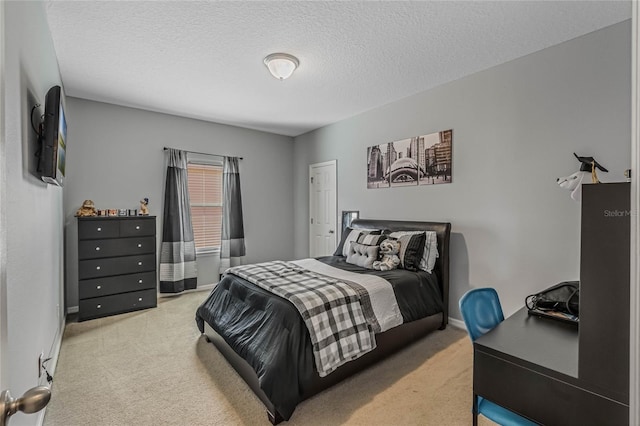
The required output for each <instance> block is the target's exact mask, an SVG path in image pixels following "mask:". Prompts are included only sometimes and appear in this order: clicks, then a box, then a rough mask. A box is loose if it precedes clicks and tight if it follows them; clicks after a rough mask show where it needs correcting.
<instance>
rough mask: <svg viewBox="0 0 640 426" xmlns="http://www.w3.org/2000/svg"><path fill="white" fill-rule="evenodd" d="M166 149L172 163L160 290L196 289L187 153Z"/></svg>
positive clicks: (169, 161) (165, 217) (194, 246)
mask: <svg viewBox="0 0 640 426" xmlns="http://www.w3.org/2000/svg"><path fill="white" fill-rule="evenodd" d="M166 152H167V153H168V162H167V163H168V166H167V180H166V187H165V191H164V221H163V226H162V247H161V251H160V293H180V292H181V291H184V290H191V289H194V288H196V286H197V282H198V279H197V269H196V245H195V242H194V241H193V227H192V225H191V208H190V205H189V188H188V185H187V182H188V179H187V153H186V152H185V151H180V150H178V149H171V148H168V149H167V151H166Z"/></svg>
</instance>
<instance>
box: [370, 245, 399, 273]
mask: <svg viewBox="0 0 640 426" xmlns="http://www.w3.org/2000/svg"><path fill="white" fill-rule="evenodd" d="M398 253H400V241H398V240H393V239H386V240H384V241H383V242H381V243H380V254H381V255H382V259H381V260H376V261H375V262H373V269H376V270H378V271H390V270H391V269H396V268H397V267H398V265H400V258H399V257H398Z"/></svg>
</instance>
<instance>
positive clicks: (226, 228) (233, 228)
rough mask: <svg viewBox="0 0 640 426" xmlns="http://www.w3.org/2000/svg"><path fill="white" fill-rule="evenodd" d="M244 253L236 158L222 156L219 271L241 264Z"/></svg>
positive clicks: (240, 198)
mask: <svg viewBox="0 0 640 426" xmlns="http://www.w3.org/2000/svg"><path fill="white" fill-rule="evenodd" d="M245 253H246V251H245V246H244V224H243V221H242V196H241V195H240V171H239V168H238V158H237V157H224V171H223V173H222V243H221V246H220V273H221V274H222V273H224V271H226V270H227V268H229V267H231V266H237V265H241V264H242V263H243V259H242V258H243V256H244V255H245Z"/></svg>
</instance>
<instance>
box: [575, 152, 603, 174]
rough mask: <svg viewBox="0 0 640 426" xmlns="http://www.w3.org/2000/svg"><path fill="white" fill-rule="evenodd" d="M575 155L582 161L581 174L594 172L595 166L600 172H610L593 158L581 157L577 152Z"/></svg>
mask: <svg viewBox="0 0 640 426" xmlns="http://www.w3.org/2000/svg"><path fill="white" fill-rule="evenodd" d="M573 155H575V156H576V158H577V159H578V161H580V171H581V172H593V166H596V168H597V169H598V170H601V171H603V172H606V173H608V172H609V170H607V169H605V168H604V167H602V166H601V165H600V164H599V163H598V162H597V161H596V160H594V159H593V157H579V156H578V155H577V154H576V153H575V152H574V153H573Z"/></svg>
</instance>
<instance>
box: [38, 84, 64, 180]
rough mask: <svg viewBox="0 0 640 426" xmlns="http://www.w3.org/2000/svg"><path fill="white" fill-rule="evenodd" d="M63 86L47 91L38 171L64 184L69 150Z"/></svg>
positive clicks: (41, 175)
mask: <svg viewBox="0 0 640 426" xmlns="http://www.w3.org/2000/svg"><path fill="white" fill-rule="evenodd" d="M63 104H64V99H63V95H62V88H61V87H60V86H53V87H52V88H51V89H49V91H48V92H47V97H46V99H45V106H44V123H43V124H44V129H43V130H42V134H41V135H40V136H41V140H42V142H41V143H42V147H41V151H40V159H39V162H38V172H40V177H41V178H42V180H43V181H45V182H47V183H51V184H53V185H58V186H63V184H64V175H65V157H66V151H67V120H66V117H65V114H64V106H63Z"/></svg>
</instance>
